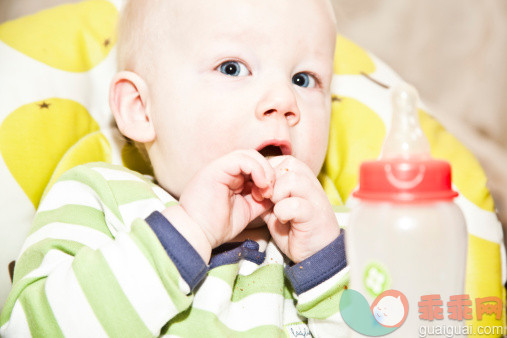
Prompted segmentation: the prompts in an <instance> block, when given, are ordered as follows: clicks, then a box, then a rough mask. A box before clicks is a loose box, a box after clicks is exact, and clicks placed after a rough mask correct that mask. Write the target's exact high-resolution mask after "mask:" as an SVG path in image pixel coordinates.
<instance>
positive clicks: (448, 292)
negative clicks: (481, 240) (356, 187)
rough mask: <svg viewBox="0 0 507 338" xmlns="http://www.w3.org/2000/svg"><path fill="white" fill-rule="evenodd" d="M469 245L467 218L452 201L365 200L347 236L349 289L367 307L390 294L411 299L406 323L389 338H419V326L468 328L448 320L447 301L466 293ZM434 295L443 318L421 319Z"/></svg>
mask: <svg viewBox="0 0 507 338" xmlns="http://www.w3.org/2000/svg"><path fill="white" fill-rule="evenodd" d="M467 240H468V233H467V229H466V224H465V220H464V217H463V215H462V213H461V211H460V209H459V208H458V207H457V206H456V205H455V204H454V203H453V202H452V201H434V202H415V203H396V202H376V201H368V200H362V201H361V202H360V203H359V204H358V205H357V206H356V207H355V208H353V210H352V213H351V216H350V224H349V226H348V229H347V236H346V250H347V260H348V263H349V266H350V288H351V289H353V290H356V291H359V292H360V293H361V294H363V295H364V296H365V297H366V299H367V300H368V303H369V304H371V303H372V302H373V300H374V299H375V298H376V295H378V294H380V293H381V292H382V291H383V290H386V289H395V290H398V291H401V292H402V293H403V294H404V295H405V296H406V297H407V300H408V304H409V310H408V315H407V318H406V320H405V322H404V323H403V325H402V326H401V327H400V328H399V329H397V330H396V331H394V332H393V333H391V334H390V335H389V336H392V337H395V336H399V337H417V336H419V335H420V332H419V330H420V329H421V328H420V327H421V326H426V327H430V326H435V325H446V326H454V327H456V326H464V325H465V322H464V321H456V320H450V319H449V318H448V313H447V302H448V301H449V297H450V296H453V295H461V294H464V287H465V270H466V255H467ZM433 294H437V295H440V299H441V300H442V306H441V308H442V309H443V311H442V315H443V319H442V320H433V321H426V320H421V319H419V314H420V313H419V305H418V302H420V301H421V296H424V295H433ZM354 334H355V332H354ZM358 336H359V335H358ZM457 336H458V335H457Z"/></svg>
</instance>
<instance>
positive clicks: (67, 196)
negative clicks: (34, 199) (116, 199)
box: [37, 181, 130, 237]
mask: <svg viewBox="0 0 507 338" xmlns="http://www.w3.org/2000/svg"><path fill="white" fill-rule="evenodd" d="M71 204H74V205H82V206H87V207H91V208H94V209H96V210H98V211H102V212H104V218H105V221H106V224H107V227H108V229H109V231H110V232H111V234H112V235H113V237H114V236H116V233H117V232H118V231H125V230H128V229H129V228H130V227H128V228H127V227H126V225H125V224H123V222H121V221H120V220H119V219H118V217H116V215H115V214H114V213H113V212H112V211H111V210H110V209H109V208H108V207H107V206H106V205H105V204H104V203H103V202H102V201H101V200H100V199H99V197H98V196H97V193H96V192H95V190H93V189H92V188H90V187H89V186H88V185H86V184H84V183H81V182H78V181H59V182H56V183H55V184H54V185H53V186H52V187H51V190H50V191H49V193H48V194H47V196H46V197H45V198H44V199H43V200H42V201H41V204H40V205H39V208H38V210H37V212H42V211H49V210H54V209H58V208H60V207H63V206H67V205H71ZM129 226H130V225H129Z"/></svg>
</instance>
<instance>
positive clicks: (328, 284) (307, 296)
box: [298, 265, 350, 304]
mask: <svg viewBox="0 0 507 338" xmlns="http://www.w3.org/2000/svg"><path fill="white" fill-rule="evenodd" d="M349 269H350V268H349V266H348V265H347V266H346V267H344V268H343V269H342V270H341V271H340V272H338V273H337V274H335V275H334V276H333V277H331V278H329V279H328V280H326V281H324V282H322V283H320V284H319V285H316V286H314V287H313V288H311V289H310V290H308V291H306V292H303V293H302V294H300V295H299V297H298V298H299V304H305V303H307V302H311V301H314V300H315V299H317V298H319V297H321V296H322V295H323V294H324V293H326V292H327V291H328V290H330V289H331V288H333V287H334V286H336V284H338V282H339V281H340V280H341V279H342V278H343V277H345V276H346V275H347V274H348V273H349Z"/></svg>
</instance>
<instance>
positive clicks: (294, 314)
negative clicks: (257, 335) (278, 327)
mask: <svg viewBox="0 0 507 338" xmlns="http://www.w3.org/2000/svg"><path fill="white" fill-rule="evenodd" d="M294 302H295V301H294V300H293V299H284V305H283V324H284V325H287V324H290V323H297V322H302V321H303V319H302V318H303V317H300V316H299V314H298V310H297V309H296V306H295V305H294Z"/></svg>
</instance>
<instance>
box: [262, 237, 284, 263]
mask: <svg viewBox="0 0 507 338" xmlns="http://www.w3.org/2000/svg"><path fill="white" fill-rule="evenodd" d="M270 264H280V265H283V264H284V258H283V256H282V253H281V252H280V250H279V249H278V247H277V246H276V244H275V242H273V240H270V241H269V243H268V245H267V246H266V258H265V259H264V262H262V264H261V265H259V268H260V267H263V266H266V265H270Z"/></svg>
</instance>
